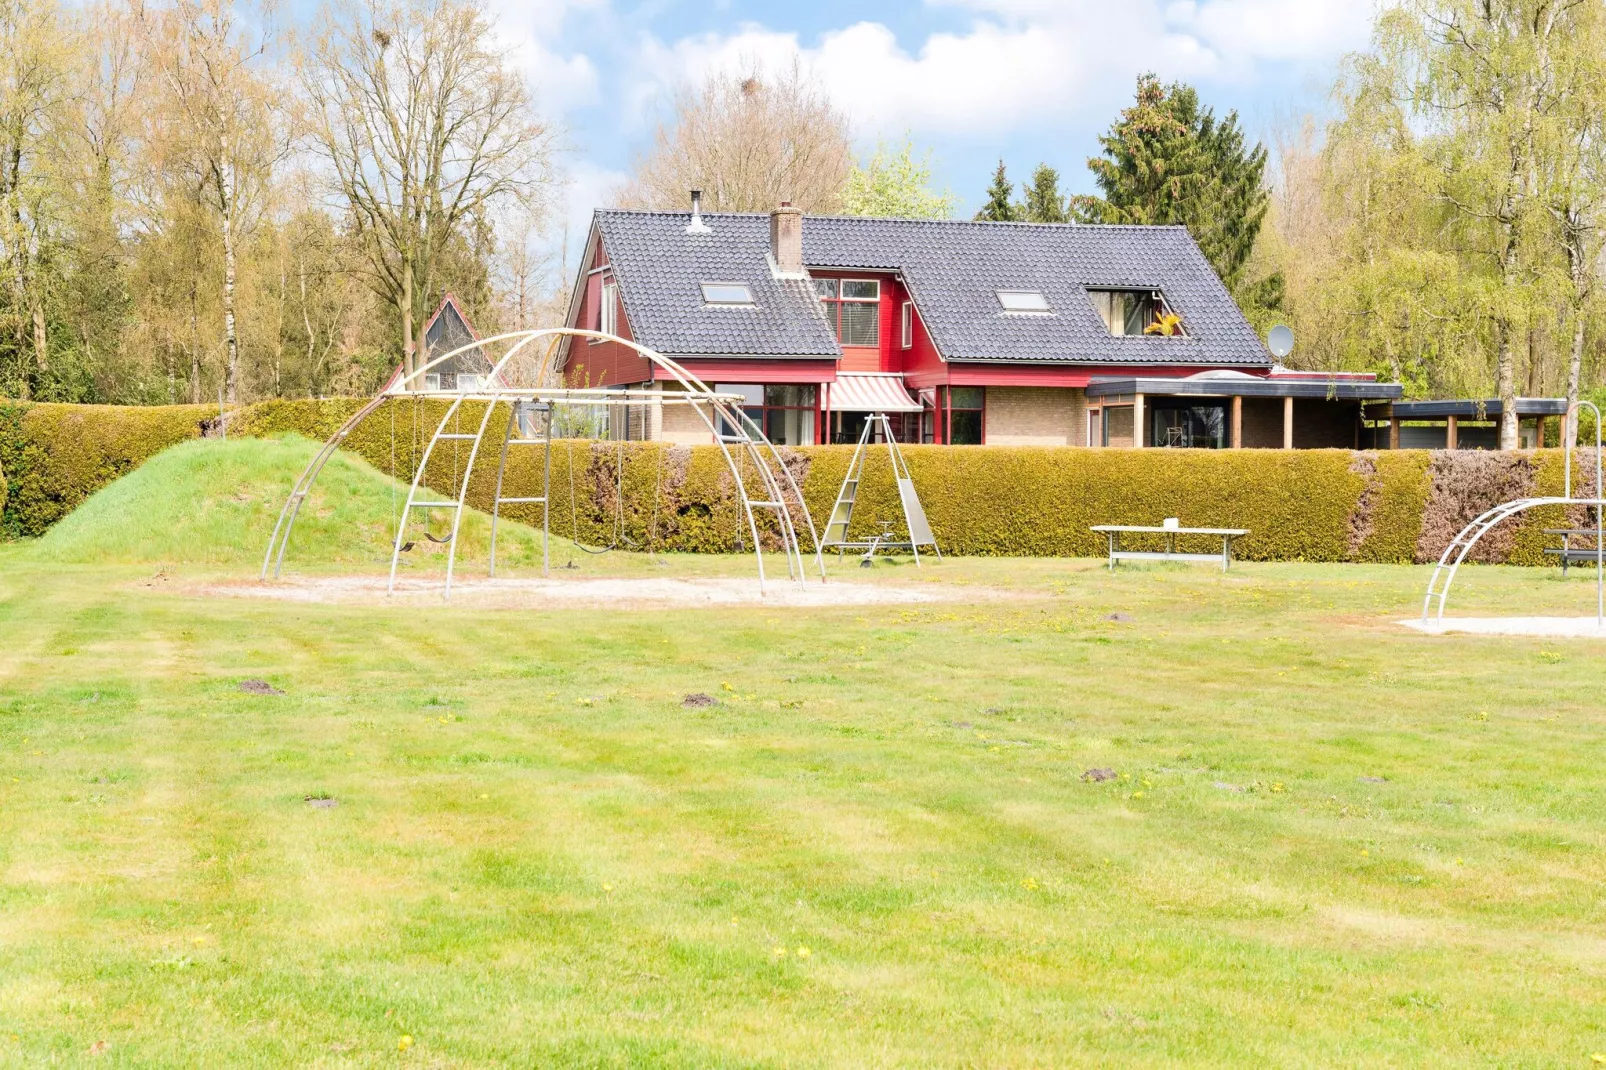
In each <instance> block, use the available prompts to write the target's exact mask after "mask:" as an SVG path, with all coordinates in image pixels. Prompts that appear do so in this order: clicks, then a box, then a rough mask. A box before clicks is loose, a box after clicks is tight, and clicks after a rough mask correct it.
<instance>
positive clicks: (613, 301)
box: [597, 279, 619, 334]
mask: <svg viewBox="0 0 1606 1070" xmlns="http://www.w3.org/2000/svg"><path fill="white" fill-rule="evenodd" d="M599 304H600V306H601V307H600V308H599V309H598V312H599V313H600V315H598V317H597V330H599V331H601V332H602V333H603V334H618V333H619V284H618V283H616V282H614V281H613V280H612V279H608V280H607V281H605V282H604V283H603V284H602V300H601V302H599Z"/></svg>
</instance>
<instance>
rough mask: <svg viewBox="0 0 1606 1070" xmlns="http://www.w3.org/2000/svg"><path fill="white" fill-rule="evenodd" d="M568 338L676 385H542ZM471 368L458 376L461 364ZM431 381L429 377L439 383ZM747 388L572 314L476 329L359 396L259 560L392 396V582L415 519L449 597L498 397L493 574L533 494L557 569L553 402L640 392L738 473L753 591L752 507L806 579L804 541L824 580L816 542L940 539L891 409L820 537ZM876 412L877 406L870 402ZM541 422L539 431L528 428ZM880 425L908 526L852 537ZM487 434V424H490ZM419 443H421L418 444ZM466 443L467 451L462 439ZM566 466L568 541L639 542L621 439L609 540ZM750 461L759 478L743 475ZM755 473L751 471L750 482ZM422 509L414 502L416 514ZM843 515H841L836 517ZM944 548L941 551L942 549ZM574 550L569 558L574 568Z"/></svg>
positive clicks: (272, 564) (741, 527) (271, 564)
mask: <svg viewBox="0 0 1606 1070" xmlns="http://www.w3.org/2000/svg"><path fill="white" fill-rule="evenodd" d="M566 338H569V339H575V338H584V339H595V340H599V341H609V342H614V343H616V344H619V345H623V346H626V347H627V348H630V349H632V350H635V351H636V352H637V353H639V354H640V355H641V356H643V357H645V358H646V359H647V360H649V361H651V362H652V363H653V364H655V365H656V366H657V367H658V368H660V369H662V371H663V372H664V373H666V374H665V377H666V378H668V379H672V380H674V381H675V382H676V383H678V384H679V386H680V389H679V390H674V391H662V392H659V391H646V390H603V389H586V388H568V387H553V386H547V385H543V384H546V383H549V382H551V381H553V379H554V359H555V356H556V354H557V352H558V348H559V344H560V343H561V342H562V341H563V340H564V339H566ZM543 341H544V342H545V343H546V345H545V350H544V352H541V353H540V356H539V357H537V356H536V355H535V354H536V353H537V352H539V350H538V349H537V347H536V344H537V343H540V342H543ZM492 345H505V346H506V352H505V353H504V354H503V356H502V357H501V358H500V359H499V360H497V361H496V362H495V364H494V365H493V366H492V367H491V369H490V373H489V374H488V375H484V376H477V377H474V378H473V379H472V380H470V383H469V385H466V386H464V387H462V388H458V389H443V388H441V387H439V386H436V387H433V388H430V387H426V385H425V384H426V381H427V380H426V378H425V376H426V373H428V372H429V371H430V370H431V369H434V368H437V367H439V366H441V365H443V364H445V363H446V362H448V361H450V360H452V359H453V358H455V357H457V356H458V355H459V354H461V353H465V352H468V351H469V350H473V349H481V350H483V348H484V347H487V346H492ZM465 378H466V377H465ZM438 381H439V380H438V379H437V382H438ZM408 399H411V401H412V433H411V436H410V447H411V448H410V451H409V467H410V468H411V472H410V478H409V485H408V491H407V497H406V500H405V502H403V503H402V504H401V506H400V508H399V509H398V508H397V504H396V489H395V488H397V487H398V485H399V481H397V480H396V479H395V478H394V477H395V476H396V474H397V472H396V467H397V466H396V430H397V429H396V409H397V407H398V406H399V405H401V404H403V403H404V402H405V401H406V400H408ZM431 400H433V401H437V402H441V403H444V404H445V406H446V408H445V411H444V413H443V414H442V416H441V418H440V420H439V421H438V422H437V424H436V426H435V428H434V430H433V432H431V433H430V435H429V438H428V441H427V442H424V441H423V431H424V430H425V429H426V421H423V420H421V419H420V415H421V406H422V405H423V403H424V402H425V401H431ZM742 400H743V398H742V396H741V395H739V394H729V393H720V392H718V391H715V390H714V389H712V388H710V387H709V386H708V385H707V384H705V383H703V382H702V381H701V380H700V379H698V378H697V377H696V376H694V375H693V374H692V373H690V372H689V371H687V370H686V369H685V368H683V367H681V366H680V365H679V364H678V363H676V362H675V361H673V360H671V359H670V358H668V357H665V356H663V355H662V354H660V353H657V352H655V351H653V350H651V349H648V348H647V347H645V346H642V345H639V344H637V343H634V342H631V341H628V340H626V339H623V338H619V337H617V336H614V335H609V334H604V333H601V332H597V331H586V330H580V329H576V328H570V327H559V328H546V329H542V330H533V331H516V332H510V333H508V334H503V335H498V336H495V337H493V338H487V339H482V340H479V341H476V342H473V343H470V344H469V345H466V346H462V347H460V348H458V349H455V350H453V351H451V352H449V353H446V354H444V355H442V356H440V357H436V358H434V359H432V360H430V361H428V362H426V363H425V364H424V365H423V366H421V367H419V368H418V369H417V370H415V371H414V372H412V373H411V374H408V375H406V376H399V377H398V378H397V380H396V381H395V382H393V383H392V384H391V385H390V386H389V387H387V388H386V389H385V390H384V391H382V392H381V393H380V394H378V395H377V396H375V397H374V398H373V399H372V400H371V401H369V402H368V403H367V404H366V405H364V406H363V407H362V408H360V409H359V410H358V411H357V412H355V413H353V414H352V415H351V416H350V417H349V418H348V419H347V420H346V421H345V423H343V424H342V425H341V426H340V427H339V428H338V429H337V430H336V431H335V433H334V434H332V435H330V436H329V438H328V439H327V440H326V441H325V442H324V444H323V446H322V447H321V448H320V449H319V451H318V452H317V454H316V455H315V456H314V457H313V459H312V460H311V461H310V462H309V463H308V464H307V466H306V468H305V469H304V470H303V471H302V472H301V474H300V476H299V477H298V478H297V479H296V481H295V484H294V486H293V487H292V489H291V492H290V495H289V497H288V498H287V499H286V500H285V503H284V506H283V508H282V509H281V510H280V513H279V518H278V521H277V522H276V523H275V525H274V529H273V534H272V536H271V537H270V539H269V542H268V548H267V553H266V554H265V556H264V558H263V562H262V571H261V577H262V578H263V579H267V578H269V577H270V576H272V577H274V578H277V577H278V576H279V575H280V573H281V570H282V568H283V564H284V556H285V551H286V548H287V547H288V545H289V541H290V537H291V534H292V532H293V530H294V527H295V522H296V518H297V516H298V515H299V513H300V510H301V507H302V505H303V504H304V503H305V501H306V500H307V497H308V495H309V494H310V493H311V490H312V487H313V484H314V483H315V482H316V480H317V478H318V475H319V474H320V473H321V472H322V470H323V468H324V466H325V465H327V464H328V462H329V459H330V458H331V457H332V456H333V455H334V453H335V451H336V450H337V449H339V448H340V446H341V445H342V444H343V443H344V442H345V441H346V439H347V438H348V437H349V436H350V435H351V433H352V432H353V430H355V429H356V428H357V427H358V426H359V425H360V424H361V423H362V422H363V421H364V420H365V419H367V418H368V417H369V416H370V415H372V414H373V413H374V412H375V410H377V409H379V408H380V407H381V406H385V405H388V406H389V407H390V418H391V440H390V449H391V475H392V477H393V479H392V488H393V489H392V504H391V512H392V517H393V519H394V521H395V525H396V534H395V540H394V543H393V546H392V552H391V560H390V578H389V581H388V583H387V587H386V590H387V593H394V591H395V586H396V575H397V571H398V568H399V566H400V562H401V557H402V555H403V554H405V553H409V552H411V551H412V550H413V549H414V548H415V547H416V546H417V541H416V540H415V539H412V538H409V537H408V536H409V535H410V534H411V533H412V532H413V531H414V530H415V529H417V530H418V532H419V537H421V538H423V539H427V540H428V541H430V542H431V543H434V544H436V545H439V546H443V547H445V550H446V580H445V591H444V594H445V597H447V598H450V597H451V590H452V584H453V579H454V573H455V566H456V558H457V550H458V546H459V534H460V531H461V526H462V518H463V514H464V511H465V510H466V509H467V507H468V506H467V499H468V489H469V483H470V480H471V477H472V475H473V472H474V468H475V464H476V463H477V461H478V460H479V456H480V452H481V449H482V447H483V446H484V445H485V443H486V433H487V431H488V430H489V428H490V421H491V417H492V414H493V413H494V412H496V411H497V408H498V406H499V405H505V406H506V408H507V418H506V421H505V423H504V426H503V428H502V430H501V435H500V443H499V447H500V448H499V451H498V460H497V473H496V482H495V487H496V489H495V492H494V494H493V496H492V501H491V510H490V512H491V532H490V553H489V558H490V559H489V567H488V573H489V575H490V576H492V577H494V576H495V575H496V546H497V534H498V527H499V525H500V520H501V515H502V507H503V506H504V505H520V506H536V505H538V506H540V530H541V560H542V575H548V574H549V573H550V570H551V546H550V533H551V519H552V517H551V489H552V439H553V423H554V415H555V413H556V412H557V411H558V410H560V409H561V408H562V407H564V406H585V407H592V408H596V407H607V408H610V409H612V408H621V407H629V406H643V405H685V406H689V407H690V408H691V409H692V410H693V411H694V412H696V413H697V415H698V416H699V417H700V419H701V420H702V422H703V423H704V425H705V426H706V427H707V428H708V431H709V433H710V435H711V437H712V439H713V442H714V444H715V445H717V446H718V447H719V449H720V452H721V455H722V457H723V459H724V461H725V466H726V468H727V469H728V470H729V472H730V474H731V477H732V480H733V482H734V486H735V491H736V497H737V501H738V510H737V525H738V527H737V544H738V547H739V548H744V547H745V546H746V545H751V547H752V549H753V553H754V556H755V560H756V563H757V571H758V583H759V590H760V592H762V591H763V590H764V589H765V583H766V575H765V565H764V544H763V541H762V540H761V539H760V524H759V518H760V516H767V517H768V518H770V519H769V520H768V521H766V523H765V527H766V528H767V529H768V530H769V531H770V533H771V539H772V542H777V543H779V550H780V553H781V554H782V556H783V558H784V559H785V561H786V565H787V577H788V579H789V580H791V581H792V582H795V583H798V584H803V583H805V582H806V581H807V574H808V572H809V571H810V569H809V564H808V562H807V561H806V559H805V553H806V552H807V554H808V556H812V557H813V558H814V571H815V572H816V573H817V574H818V577H819V579H821V580H822V581H823V580H824V579H825V562H824V550H826V549H828V548H831V547H833V546H835V547H838V548H839V552H840V550H841V549H848V548H859V549H866V550H867V553H866V555H865V560H866V561H868V560H869V559H870V557H871V556H872V555H873V554H874V553H875V552H876V551H877V550H892V549H898V548H906V549H909V550H910V551H912V552H914V553H915V554H916V560H917V563H918V547H920V546H927V545H929V546H931V547H932V549H933V550H935V549H936V541H935V539H934V538H933V537H932V535H931V529H930V525H929V524H928V523H927V521H926V518H925V513H924V511H923V510H922V509H921V507H920V500H919V497H918V495H916V494H915V492H914V484H913V480H912V478H911V477H910V475H909V471H908V467H907V465H906V464H905V463H904V462H903V459H902V456H901V454H900V453H899V452H898V449H897V444H896V442H895V441H893V439H892V436H891V434H890V426H887V424H886V418H885V416H879V423H878V422H877V417H872V418H871V419H870V420H867V421H866V430H865V434H864V435H861V437H860V442H859V447H858V449H857V450H856V451H855V453H854V460H853V463H852V464H851V465H850V467H849V472H848V478H847V479H845V480H844V482H843V486H842V489H841V491H840V492H839V493H838V495H837V503H836V507H835V508H834V509H833V514H832V521H833V525H832V527H831V529H830V531H831V532H832V533H833V535H832V537H831V538H830V539H822V538H821V536H820V534H819V532H818V531H817V529H816V528H815V526H814V522H813V519H812V517H811V516H810V514H809V509H808V505H807V503H806V502H805V501H804V498H803V494H802V491H801V489H800V488H799V487H798V485H797V482H796V480H795V479H794V478H793V476H792V474H791V472H790V471H789V470H788V469H787V467H786V465H785V463H784V462H783V460H782V458H781V456H780V454H779V453H778V452H777V450H776V449H775V447H774V445H773V444H772V443H771V442H770V441H769V439H768V438H767V437H765V435H764V433H763V430H762V429H761V428H760V427H759V426H758V425H757V423H756V422H755V421H754V420H753V419H752V418H751V417H750V416H749V415H748V414H747V413H746V412H744V411H743V409H742V408H741V402H742ZM469 402H476V403H485V405H484V412H483V415H482V416H481V418H480V420H479V422H478V426H477V427H474V428H473V429H472V430H467V431H465V430H464V428H463V419H462V414H463V407H464V405H465V404H466V403H469ZM878 415H879V414H878ZM536 425H538V426H539V431H538V432H537V431H536ZM872 425H875V426H881V427H884V428H885V429H886V432H887V434H886V441H887V444H888V448H889V451H890V456H891V458H892V461H893V470H894V476H895V478H896V479H897V482H898V489H899V497H900V501H901V503H902V506H903V510H904V514H905V516H904V520H905V529H906V531H907V534H908V538H907V539H905V540H897V541H895V540H892V539H889V538H888V537H887V536H888V535H890V534H891V532H890V531H889V532H886V533H884V534H883V536H882V537H879V538H876V539H871V540H868V542H866V541H863V540H861V541H859V542H849V541H848V540H847V538H846V535H847V521H848V519H850V518H851V515H852V509H853V503H854V500H855V498H856V495H857V488H858V481H859V479H860V478H861V473H862V469H863V455H864V452H865V448H866V446H867V445H868V442H869V437H870V429H871V426H872ZM493 434H494V432H493ZM445 443H450V444H451V449H452V470H451V481H450V493H449V495H441V494H440V493H439V492H438V491H433V490H431V489H430V488H428V487H426V486H425V485H424V477H425V473H426V472H428V471H429V468H430V462H431V460H432V458H434V457H435V456H436V453H437V450H438V449H439V448H440V447H441V446H442V445H443V444H445ZM420 445H422V449H420ZM465 445H466V446H467V457H466V459H465V458H464V457H463V456H462V454H461V452H460V451H461V449H462V447H464V446H465ZM528 447H540V448H541V449H542V461H541V466H540V470H541V488H540V493H539V494H523V495H505V494H504V490H506V489H507V487H506V476H507V460H508V456H509V453H510V451H511V450H513V449H515V448H528ZM565 452H566V456H567V466H566V467H567V475H568V482H569V491H570V493H569V504H570V536H571V538H570V542H571V544H572V545H574V546H577V547H579V549H581V550H582V551H584V552H586V553H591V554H605V553H608V552H610V551H612V550H616V549H623V548H626V547H628V548H630V549H639V548H640V546H639V544H638V543H636V542H635V541H634V540H631V539H630V538H629V537H628V536H627V535H626V534H625V520H624V466H625V458H626V450H625V446H624V444H623V443H622V442H621V443H620V444H619V446H618V448H617V451H616V453H615V457H614V461H613V468H614V472H613V475H614V484H615V486H614V491H615V493H614V503H613V504H614V522H613V527H612V538H611V541H610V542H609V543H608V544H607V545H604V546H597V547H592V546H587V545H586V544H585V543H583V542H582V541H581V539H580V525H579V516H578V506H577V504H576V494H575V489H576V488H575V484H576V476H575V464H574V455H573V450H572V449H571V450H567V451H565ZM668 453H669V450H668V449H667V448H665V449H661V450H659V451H657V454H658V456H657V462H658V470H657V473H656V475H655V479H654V487H653V502H652V526H651V528H649V531H648V535H647V550H648V552H649V553H655V552H656V543H657V542H658V539H657V529H658V505H659V500H660V496H661V493H662V488H663V466H664V465H665V464H666V463H667V458H668ZM749 470H751V471H752V473H753V479H752V480H751V481H750V480H749V478H748V472H749ZM750 483H756V484H757V493H756V494H755V493H754V488H752V487H751V486H750ZM420 514H421V515H420ZM441 514H444V516H445V517H447V518H449V519H450V527H449V530H447V531H446V532H445V533H444V534H441V535H437V534H435V533H434V532H433V531H432V530H430V529H431V526H432V525H431V521H432V519H433V518H434V517H436V516H438V515H441ZM839 518H840V522H838V521H839ZM803 531H807V532H808V535H809V545H808V550H807V551H805V547H804V544H803V542H802V540H801V537H800V535H801V533H802V532H803ZM938 556H939V557H940V556H941V554H940V553H939V554H938ZM572 564H573V562H572V559H571V562H570V566H571V567H572Z"/></svg>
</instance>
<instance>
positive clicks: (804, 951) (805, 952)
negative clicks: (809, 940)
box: [797, 947, 810, 959]
mask: <svg viewBox="0 0 1606 1070" xmlns="http://www.w3.org/2000/svg"><path fill="white" fill-rule="evenodd" d="M809 955H810V951H809V949H808V948H806V947H799V948H798V949H797V957H798V958H800V959H806V958H808V957H809Z"/></svg>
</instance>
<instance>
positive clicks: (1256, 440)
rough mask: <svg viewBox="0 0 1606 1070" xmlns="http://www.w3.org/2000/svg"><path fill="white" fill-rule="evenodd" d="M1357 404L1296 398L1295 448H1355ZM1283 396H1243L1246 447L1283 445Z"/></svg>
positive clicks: (1274, 447)
mask: <svg viewBox="0 0 1606 1070" xmlns="http://www.w3.org/2000/svg"><path fill="white" fill-rule="evenodd" d="M1357 409H1358V405H1357V404H1355V403H1354V402H1347V401H1326V400H1321V399H1317V398H1295V399H1294V448H1295V449H1301V450H1310V449H1341V450H1348V449H1354V448H1355V421H1356V419H1357ZM1282 447H1283V399H1282V398H1244V448H1245V449H1272V450H1277V449H1282Z"/></svg>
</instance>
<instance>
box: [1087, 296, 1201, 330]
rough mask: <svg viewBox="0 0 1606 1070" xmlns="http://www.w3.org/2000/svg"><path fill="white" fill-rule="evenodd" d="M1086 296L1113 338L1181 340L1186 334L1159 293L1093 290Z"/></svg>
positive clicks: (1179, 321) (1180, 322)
mask: <svg viewBox="0 0 1606 1070" xmlns="http://www.w3.org/2000/svg"><path fill="white" fill-rule="evenodd" d="M1087 296H1088V297H1089V298H1091V299H1092V301H1093V311H1095V312H1097V313H1098V314H1099V319H1101V320H1103V321H1104V326H1105V329H1107V330H1108V331H1109V332H1110V336H1111V337H1113V338H1130V337H1134V336H1142V335H1145V334H1149V335H1160V336H1163V337H1170V338H1182V337H1185V336H1186V334H1187V332H1186V331H1184V330H1183V329H1182V321H1181V320H1180V319H1178V318H1176V316H1175V315H1174V314H1173V313H1172V311H1171V306H1169V305H1167V304H1166V300H1165V295H1164V294H1162V293H1161V292H1160V291H1159V290H1091V289H1090V290H1088V291H1087Z"/></svg>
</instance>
